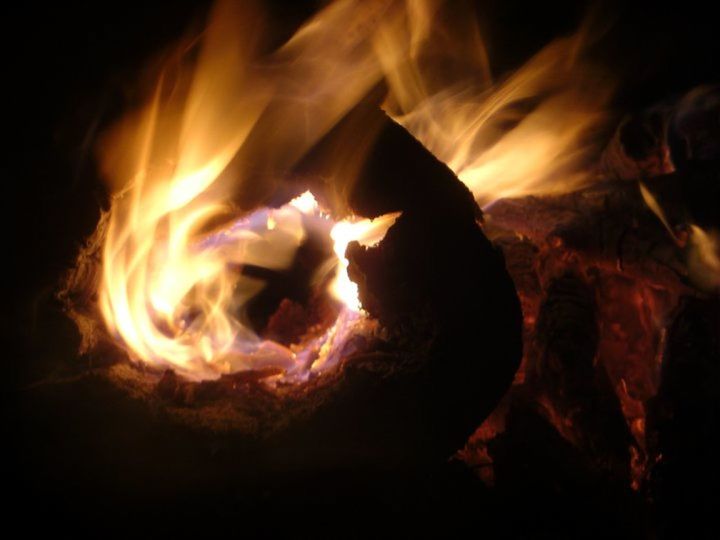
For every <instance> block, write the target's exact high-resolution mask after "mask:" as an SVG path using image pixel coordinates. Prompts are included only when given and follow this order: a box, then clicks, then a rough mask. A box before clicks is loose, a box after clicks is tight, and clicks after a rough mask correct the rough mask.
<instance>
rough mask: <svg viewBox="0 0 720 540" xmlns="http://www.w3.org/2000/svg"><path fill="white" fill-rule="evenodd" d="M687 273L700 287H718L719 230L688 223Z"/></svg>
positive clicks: (713, 288) (719, 268)
mask: <svg viewBox="0 0 720 540" xmlns="http://www.w3.org/2000/svg"><path fill="white" fill-rule="evenodd" d="M688 274H689V275H690V279H692V280H693V282H694V283H695V284H696V285H697V286H698V287H700V288H701V289H704V290H717V289H718V287H720V231H717V230H710V231H705V230H704V229H702V228H701V227H698V226H697V225H690V239H689V250H688Z"/></svg>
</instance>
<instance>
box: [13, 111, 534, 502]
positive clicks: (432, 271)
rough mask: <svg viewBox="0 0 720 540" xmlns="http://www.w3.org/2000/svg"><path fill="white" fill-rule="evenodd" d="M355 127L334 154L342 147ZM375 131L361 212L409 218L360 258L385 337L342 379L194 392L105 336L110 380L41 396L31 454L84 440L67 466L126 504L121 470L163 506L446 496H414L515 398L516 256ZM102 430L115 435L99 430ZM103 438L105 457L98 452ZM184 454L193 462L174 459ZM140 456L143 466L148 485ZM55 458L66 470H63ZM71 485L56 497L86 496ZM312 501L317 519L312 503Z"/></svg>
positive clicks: (98, 352) (412, 146)
mask: <svg viewBox="0 0 720 540" xmlns="http://www.w3.org/2000/svg"><path fill="white" fill-rule="evenodd" d="M357 114H358V113H357V112H354V113H351V115H349V117H348V118H347V119H346V121H344V123H343V124H342V125H340V126H338V128H337V130H334V131H333V132H331V133H330V134H328V137H327V138H326V139H325V140H324V141H323V142H321V146H322V145H323V144H328V145H331V146H332V145H333V144H334V143H333V141H336V140H337V139H336V138H337V137H338V136H339V134H340V133H342V129H343V128H344V126H345V125H346V122H350V123H352V122H353V121H354V119H355V118H356V116H355V115H357ZM362 114H363V115H366V114H368V113H367V110H364V111H362ZM373 114H374V115H375V119H376V121H377V123H378V124H379V125H380V127H381V129H380V135H379V137H378V138H377V139H374V140H375V143H374V145H371V146H370V147H369V150H368V151H369V155H368V156H366V159H364V160H363V164H364V165H363V167H362V168H361V169H360V175H359V179H358V181H357V182H356V183H355V184H354V185H353V186H352V194H351V197H350V199H349V200H350V204H351V205H352V207H353V208H354V209H355V211H356V212H357V213H359V214H361V215H365V216H374V215H378V214H380V213H385V212H388V211H402V212H403V215H402V216H401V218H400V219H399V220H398V222H397V223H396V224H395V226H394V227H392V228H391V229H390V231H389V232H388V235H387V236H386V238H385V240H384V241H383V242H381V243H380V244H379V245H378V246H377V247H375V248H367V249H365V248H361V247H360V246H358V245H353V246H351V249H350V250H349V255H350V259H351V261H352V262H351V272H352V275H353V277H355V278H356V279H357V281H358V285H359V288H360V295H361V299H362V300H363V303H364V304H365V305H366V307H367V309H368V311H369V313H370V314H371V315H372V317H374V318H375V319H376V320H377V321H379V324H380V327H381V330H380V331H378V332H377V333H375V334H374V335H372V337H370V338H363V339H360V338H357V339H351V340H349V341H348V342H347V343H346V350H345V352H344V354H343V357H344V358H343V360H342V361H341V362H340V364H339V366H338V367H337V369H335V370H333V371H331V372H329V373H327V374H325V375H323V376H321V377H317V378H314V379H311V380H310V381H308V382H307V383H306V384H302V385H295V386H293V385H289V386H279V387H278V388H277V390H272V389H268V387H267V386H265V384H264V382H263V381H262V379H263V378H265V377H267V376H268V375H271V374H272V373H268V372H249V373H239V374H235V375H230V376H226V377H222V378H221V379H219V380H218V381H206V382H202V383H191V382H188V381H185V380H183V379H181V378H180V377H178V376H176V375H175V374H173V373H158V372H155V371H153V370H150V369H144V368H142V367H140V366H138V365H134V364H130V363H128V362H127V361H126V360H125V359H124V358H123V357H122V356H123V355H122V354H121V353H119V352H118V351H116V350H114V349H113V348H112V347H111V340H109V336H103V337H101V338H99V339H98V340H97V343H98V344H99V345H100V346H96V348H95V349H94V352H91V353H89V357H91V358H93V359H94V360H96V362H94V363H95V365H98V362H97V361H101V367H97V368H94V369H90V370H88V369H86V368H83V367H81V366H80V365H78V369H77V370H76V371H75V373H73V374H71V376H69V377H64V378H62V379H60V380H47V381H45V382H44V383H43V384H40V385H37V386H36V387H34V388H32V389H30V390H29V391H28V393H27V395H26V401H27V403H28V405H29V407H30V408H33V407H34V408H35V409H34V411H35V412H34V415H33V416H34V417H35V418H36V419H37V421H36V422H34V423H33V427H32V429H34V430H35V432H34V435H33V437H36V438H38V439H42V438H43V435H42V430H43V429H44V427H43V426H49V425H55V424H57V423H70V424H72V425H73V426H74V427H73V430H74V436H73V437H72V438H70V439H68V440H67V441H65V442H64V443H63V444H65V445H66V448H65V449H64V451H63V453H62V454H63V455H67V454H73V453H79V454H83V455H84V456H85V459H86V460H87V462H82V463H80V464H78V467H79V468H80V469H82V473H80V476H81V477H82V479H83V480H82V481H85V480H88V479H92V480H88V482H89V484H88V485H91V486H92V489H97V490H98V491H99V492H101V493H104V494H107V495H108V497H110V500H116V498H117V497H118V495H117V493H115V491H114V490H115V489H116V488H115V487H114V484H113V478H114V477H115V475H116V472H115V471H123V474H127V478H126V482H125V483H123V484H122V486H123V489H124V490H125V492H127V493H136V492H137V491H138V490H139V486H141V485H144V484H145V483H150V484H152V485H153V489H151V490H149V493H148V494H147V495H146V500H147V501H148V502H147V504H148V506H151V505H152V504H153V503H155V502H157V501H159V500H164V499H167V500H177V497H191V498H192V497H193V495H192V494H193V492H194V491H197V492H198V493H205V492H212V493H214V494H215V496H216V495H217V493H218V492H220V491H222V489H224V486H228V485H233V484H236V485H243V486H251V487H248V489H250V490H252V489H255V487H254V486H262V485H265V484H267V485H271V486H274V488H273V489H277V493H278V495H277V498H278V499H280V500H281V501H284V502H283V504H288V505H289V504H290V503H289V502H288V501H290V500H291V496H290V494H291V493H313V494H316V493H317V492H318V491H322V492H323V494H322V496H320V498H321V500H324V501H328V500H331V501H336V500H337V499H336V498H340V499H342V498H343V497H350V496H351V494H349V493H347V492H346V491H345V486H346V480H347V482H348V483H349V484H352V483H356V484H357V483H360V484H362V486H363V488H362V489H361V491H362V492H365V493H367V492H370V491H372V490H373V489H375V488H374V486H381V487H380V488H378V489H390V488H388V487H387V486H393V487H392V489H396V490H399V492H400V493H403V496H407V497H408V498H409V500H417V498H418V497H419V498H421V499H422V498H423V497H430V496H431V493H432V488H431V487H428V486H425V487H424V488H423V489H421V490H420V491H419V492H418V493H413V490H414V489H415V487H413V486H416V482H415V481H406V480H407V479H408V478H415V479H417V478H421V477H422V478H425V477H426V476H427V475H429V474H430V475H434V474H435V472H436V471H437V470H438V468H443V467H445V464H446V462H447V460H448V458H449V457H450V456H451V455H452V454H453V453H454V452H456V451H457V450H458V449H459V448H460V447H461V446H462V445H463V444H464V442H465V441H466V439H467V437H468V436H469V435H470V434H471V433H472V432H473V431H474V429H475V428H476V427H477V425H479V424H480V422H481V421H482V420H483V419H484V417H485V416H486V415H487V414H488V413H489V412H490V411H491V410H492V408H493V407H494V406H495V404H496V403H497V401H498V400H499V399H500V397H501V396H502V394H503V393H504V392H505V391H506V390H507V388H508V387H509V385H510V383H511V381H512V378H513V374H514V372H515V370H516V369H517V366H518V365H519V362H520V357H521V353H522V341H521V323H522V321H521V313H520V307H519V302H518V298H517V294H516V292H515V289H514V286H513V284H512V281H511V279H510V277H509V275H508V274H507V271H506V270H505V265H504V260H503V257H502V253H501V252H500V251H499V250H497V249H496V248H494V247H493V246H492V244H491V243H490V242H489V241H488V240H487V238H486V237H485V236H484V234H483V232H482V229H481V228H480V225H479V224H478V221H477V219H478V217H479V216H480V215H481V213H480V211H479V209H478V207H477V205H476V204H475V202H474V201H473V198H472V195H471V194H470V192H469V191H468V190H467V188H466V187H465V186H464V185H463V184H462V183H460V182H459V181H458V180H457V179H456V178H455V177H454V175H453V174H452V172H451V171H450V170H449V169H448V168H447V167H445V166H444V165H443V164H441V163H440V162H439V161H437V160H436V159H435V158H434V157H433V156H431V155H430V154H429V153H428V152H427V151H426V150H425V149H424V148H423V147H422V146H421V145H420V144H419V143H418V142H417V141H415V140H414V139H413V138H412V137H411V136H410V135H409V134H407V132H405V131H404V130H403V129H402V128H400V127H399V126H398V125H396V124H394V123H393V122H392V121H390V120H389V119H388V118H387V117H386V116H385V115H384V114H383V113H381V112H380V111H379V110H375V112H374V113H373ZM318 152H319V153H318V155H321V154H322V152H320V151H318ZM311 162H312V160H311V159H310V158H308V160H307V161H306V165H305V168H304V169H301V168H299V169H298V170H297V171H296V172H295V173H293V175H292V177H291V178H289V179H288V182H289V184H288V185H289V186H290V187H288V193H290V192H293V191H294V192H297V191H298V190H300V189H307V188H308V187H316V186H317V185H323V184H324V182H326V180H327V177H325V176H324V175H323V169H322V168H321V166H322V164H323V163H322V160H321V159H319V158H318V159H317V161H315V163H316V166H315V168H313V167H310V166H309V165H307V164H308V163H311ZM313 182H315V185H313ZM410 188H413V189H410ZM86 255H87V254H86ZM84 263H85V265H84V266H83V267H82V272H85V274H83V275H87V272H88V268H89V267H92V265H93V264H95V265H97V259H93V257H90V256H86V257H85V259H84ZM82 272H81V273H82ZM88 282H89V283H92V280H89V281H88ZM71 283H74V284H76V285H77V283H78V282H77V281H72V280H71ZM88 298H92V296H91V294H85V293H78V292H77V291H75V292H74V293H73V294H70V293H68V294H66V295H65V296H64V299H65V300H66V301H69V308H70V309H72V310H75V311H79V310H81V309H84V311H83V314H84V315H85V316H89V315H90V312H89V311H88V310H87V306H81V305H79V304H78V303H77V302H78V301H85V300H87V299H88ZM269 328H276V326H272V325H271V326H270V327H269ZM96 330H97V329H96ZM80 395H82V396H85V397H84V399H82V400H81V401H77V398H76V396H80ZM103 415H107V417H108V418H109V419H110V421H109V422H108V423H106V422H101V421H99V420H98V419H99V418H101V417H102V416H103ZM133 426H138V428H137V429H135V428H134V427H133ZM147 433H152V436H149V437H146V436H145V435H144V434H147ZM98 438H100V439H102V440H105V441H106V442H107V446H103V447H102V448H97V447H95V446H94V441H96V440H97V439H98ZM176 446H177V447H178V448H181V449H180V450H178V451H176V452H173V448H175V447H176ZM114 448H122V451H120V452H115V450H112V449H114ZM213 449H217V450H213ZM213 452H218V454H217V455H216V454H213ZM168 455H173V458H172V461H171V463H170V464H166V460H167V456H168ZM129 456H144V457H143V458H142V463H141V464H140V465H139V466H138V467H137V468H133V466H132V457H129ZM42 459H46V460H47V461H46V462H47V463H49V464H50V465H49V466H50V467H51V468H54V467H58V468H61V467H62V458H60V457H58V458H53V456H43V458H42ZM198 460H199V461H201V462H203V463H202V464H201V465H198ZM161 469H162V470H165V471H166V472H160V470H161ZM73 474H74V473H73ZM165 474H167V475H169V477H171V480H168V479H167V478H165V476H164V475H165ZM441 476H442V475H441ZM59 477H60V478H59V479H58V485H68V482H70V483H72V479H71V478H68V477H67V476H64V475H63V474H62V473H59ZM339 478H342V480H339ZM82 481H81V484H82ZM414 482H415V483H414ZM305 484H313V487H312V488H308V487H303V486H305ZM83 489H85V488H83ZM88 489H90V488H88ZM257 489H260V487H258V488H257ZM428 490H429V491H428ZM301 499H303V503H302V504H306V505H309V504H311V501H309V500H308V499H307V496H306V495H303V496H302V497H301ZM213 500H215V501H216V500H217V499H213ZM210 504H211V502H210V501H207V502H204V503H203V507H206V506H207V505H210Z"/></svg>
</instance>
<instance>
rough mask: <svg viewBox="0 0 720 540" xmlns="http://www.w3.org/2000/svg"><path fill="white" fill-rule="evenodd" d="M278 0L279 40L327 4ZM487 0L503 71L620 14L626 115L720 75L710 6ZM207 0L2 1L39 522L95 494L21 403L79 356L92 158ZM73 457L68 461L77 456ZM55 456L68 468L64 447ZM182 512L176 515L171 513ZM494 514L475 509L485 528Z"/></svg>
mask: <svg viewBox="0 0 720 540" xmlns="http://www.w3.org/2000/svg"><path fill="white" fill-rule="evenodd" d="M267 4H268V11H269V14H270V19H271V20H273V21H275V22H276V23H277V24H276V25H275V27H276V35H274V36H273V38H274V39H275V40H276V41H277V42H281V41H282V39H283V37H285V36H289V35H290V34H291V33H292V31H293V29H294V28H296V27H297V26H298V25H299V24H300V23H301V22H302V21H303V20H304V19H305V18H306V17H307V16H309V15H310V14H311V13H312V12H313V11H314V10H315V9H316V7H317V6H318V5H322V3H321V2H316V1H308V2H301V1H297V2H292V1H286V2H280V1H273V2H268V3H267ZM476 4H477V11H478V14H479V19H480V25H481V28H482V30H483V33H484V37H485V39H486V41H487V44H488V48H489V55H490V60H491V65H492V67H493V71H494V74H495V75H497V76H501V75H502V74H503V73H506V72H508V71H510V70H512V69H513V68H515V67H517V66H519V65H520V64H521V63H522V62H523V61H524V60H525V59H526V58H528V57H529V56H530V55H531V54H532V53H534V52H535V51H537V50H538V49H539V48H540V47H542V46H543V45H544V44H546V43H547V42H548V41H550V40H551V39H552V38H553V37H555V36H559V35H562V34H567V33H569V32H571V31H572V30H573V29H574V28H576V27H577V25H578V23H579V21H580V20H581V19H582V17H583V15H584V14H585V13H586V11H587V10H588V9H592V10H594V13H595V14H596V15H598V16H600V17H601V18H602V19H604V20H607V21H608V22H609V23H612V25H611V26H609V30H608V32H607V34H606V35H605V36H604V38H603V40H602V42H601V44H600V46H599V47H598V60H599V61H600V62H601V63H603V64H605V65H606V66H608V67H609V68H611V71H613V72H615V73H617V74H618V76H619V78H620V80H621V81H622V84H621V87H620V89H619V91H618V93H617V96H616V98H615V107H616V109H617V111H618V112H622V111H629V110H637V109H640V108H642V107H645V106H648V105H651V104H652V103H654V102H656V101H657V100H660V99H664V98H667V97H670V96H673V95H675V94H677V93H681V92H683V91H685V90H688V89H690V88H692V87H693V86H695V85H697V84H701V83H709V82H718V81H719V80H720V65H719V62H720V60H719V59H720V54H718V53H719V52H720V51H719V50H718V44H717V42H718V37H717V16H716V15H715V14H714V13H712V9H711V7H710V4H711V3H709V2H707V3H705V2H674V3H671V4H669V5H659V3H654V2H624V3H619V2H618V3H601V4H592V5H590V4H585V5H583V4H582V3H581V2H574V1H561V2H558V1H547V2H521V1H517V0H513V1H507V0H487V1H485V2H476ZM208 5H209V3H208V2H206V1H201V2H190V1H188V0H178V1H175V2H168V3H163V2H137V1H122V2H117V1H114V0H113V1H109V2H92V3H91V2H87V3H52V4H50V3H48V5H42V4H40V3H32V2H25V3H17V4H15V5H13V6H11V7H4V8H3V11H4V14H3V25H2V26H3V29H4V32H3V41H4V42H5V43H4V44H3V49H2V50H3V56H4V59H5V62H4V68H3V71H4V75H5V76H4V77H3V79H4V81H3V83H2V84H3V86H4V90H5V91H6V92H7V93H8V96H7V97H6V98H5V100H4V102H5V115H4V118H5V122H4V123H3V124H4V128H5V133H6V136H7V137H8V139H10V143H9V145H8V146H6V148H8V152H7V154H6V155H5V157H4V159H3V162H2V169H1V170H2V177H3V180H4V182H5V185H6V186H8V187H10V188H11V189H10V190H9V192H7V193H6V195H5V201H6V203H7V204H8V210H7V211H6V212H5V216H6V218H7V221H8V224H7V225H6V231H7V233H6V238H8V239H9V240H10V244H11V249H12V253H11V258H10V260H11V264H12V268H13V271H12V273H11V275H12V277H7V278H5V281H6V288H7V290H8V292H9V298H10V303H11V311H10V312H8V311H7V310H3V312H4V314H5V316H4V317H3V319H4V322H3V326H4V327H5V328H7V329H9V338H10V340H9V343H10V345H11V346H10V348H9V350H8V353H7V354H6V355H5V362H4V364H5V365H4V371H3V374H2V376H1V377H2V380H3V386H4V388H3V390H4V392H3V401H4V403H3V405H4V407H3V412H4V415H5V418H4V424H3V425H4V426H5V427H6V430H5V431H6V437H4V439H5V444H4V446H5V449H6V450H7V451H9V453H10V455H11V458H10V459H8V460H4V463H5V464H6V467H7V469H8V471H7V473H8V474H7V475H6V479H7V484H6V494H10V493H12V494H13V495H12V497H13V498H14V500H15V502H16V503H17V507H15V506H10V507H8V506H6V507H5V510H6V511H9V512H10V513H11V514H12V515H14V517H16V518H21V519H22V520H24V521H22V523H24V524H25V525H26V526H28V527H30V528H35V527H38V526H42V525H47V524H53V523H58V524H59V522H58V521H57V519H58V517H57V516H58V515H59V514H61V513H63V512H77V513H79V515H82V513H83V505H84V503H85V502H87V501H90V500H92V498H93V494H92V493H85V498H84V499H83V498H82V497H80V498H78V497H73V498H70V499H68V500H65V496H64V494H67V493H69V492H72V493H78V492H82V491H83V486H82V485H74V486H62V485H52V486H51V485H48V483H49V482H54V481H55V480H51V479H49V478H51V477H46V476H43V474H44V473H42V471H43V470H44V468H45V467H46V465H47V464H44V463H36V462H34V461H33V459H34V458H30V457H28V456H33V455H35V454H33V453H32V452H28V451H27V449H28V448H29V447H34V446H38V445H44V444H46V441H45V440H43V437H42V430H38V429H33V430H29V429H28V426H27V423H28V421H29V420H28V417H27V414H26V412H25V409H24V407H25V406H26V404H23V405H22V407H21V406H20V402H21V400H18V396H22V395H23V392H24V391H25V389H27V388H28V387H30V386H31V385H33V384H35V383H37V382H38V381H41V380H43V379H44V378H46V377H48V376H49V375H52V374H55V373H58V372H62V371H63V369H64V368H65V367H66V366H68V365H71V364H72V363H74V362H77V361H78V359H77V354H76V352H75V351H76V350H77V346H78V343H79V339H78V337H77V332H76V330H75V329H74V326H73V325H72V323H71V322H70V321H69V320H67V319H66V318H65V317H64V315H63V314H62V313H61V312H60V308H59V306H58V305H57V304H56V302H55V300H54V292H55V290H56V288H57V284H58V279H59V277H60V276H61V275H62V273H63V272H64V270H65V269H67V268H68V267H69V266H70V265H71V264H72V261H73V258H74V257H75V255H76V253H77V249H78V246H79V245H80V243H81V242H82V240H83V239H84V238H85V237H86V236H87V235H88V234H90V232H92V230H93V229H94V227H95V225H96V222H97V218H98V215H99V214H98V212H99V208H100V207H101V206H102V205H104V204H105V203H106V200H107V193H106V190H105V188H104V186H103V184H102V183H101V181H100V180H99V178H98V176H97V173H96V169H95V164H94V162H93V154H92V145H93V141H94V137H95V136H96V135H97V133H98V132H99V131H100V130H101V129H102V127H103V126H104V125H107V124H108V123H109V122H111V121H112V119H113V118H115V117H117V115H118V114H120V113H121V111H122V104H123V101H124V99H125V96H127V94H128V93H129V92H132V88H133V84H134V82H135V80H136V77H137V74H138V73H139V72H140V71H141V69H142V67H143V65H144V64H145V62H146V61H147V59H148V58H149V57H151V56H152V55H154V54H156V53H157V52H158V51H161V50H163V49H165V48H167V47H168V46H171V45H172V42H173V41H174V40H177V39H178V38H179V37H180V36H182V35H185V34H186V32H187V31H188V30H189V29H192V28H201V27H202V21H203V18H204V14H205V13H206V11H207V8H208ZM8 120H9V121H8ZM35 427H37V426H35ZM30 432H32V433H33V435H32V437H30V436H28V435H27V433H30ZM38 433H40V435H38ZM76 460H77V456H67V461H68V463H69V462H75V461H76ZM58 462H59V463H63V459H62V456H61V457H60V459H58ZM361 495H362V494H361ZM63 501H65V502H63ZM68 501H71V502H68ZM99 506H100V507H101V506H102V505H99ZM171 514H172V512H171V511H170V510H168V511H167V513H166V514H163V515H164V516H165V518H167V515H171ZM129 515H131V514H129ZM25 516H28V517H25ZM483 516H484V515H483ZM181 517H182V516H178V519H179V520H180V521H182V520H181ZM485 518H487V516H484V517H481V516H480V515H479V516H478V521H479V523H478V524H477V529H476V530H477V531H481V530H482V520H483V519H485ZM505 518H507V519H511V516H499V517H498V516H495V520H494V521H493V523H495V524H497V523H499V522H501V521H502V519H505ZM223 519H226V520H228V521H227V522H226V524H228V525H229V524H231V523H232V522H233V520H234V519H237V522H236V523H234V524H233V530H235V532H237V534H242V533H243V531H242V526H241V522H242V517H241V516H237V517H235V516H232V515H225V516H224V518H223ZM358 521H359V522H362V521H363V518H362V517H361V518H358ZM58 526H59V525H58ZM235 527H237V528H235Z"/></svg>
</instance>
